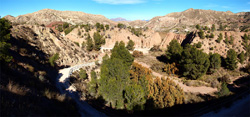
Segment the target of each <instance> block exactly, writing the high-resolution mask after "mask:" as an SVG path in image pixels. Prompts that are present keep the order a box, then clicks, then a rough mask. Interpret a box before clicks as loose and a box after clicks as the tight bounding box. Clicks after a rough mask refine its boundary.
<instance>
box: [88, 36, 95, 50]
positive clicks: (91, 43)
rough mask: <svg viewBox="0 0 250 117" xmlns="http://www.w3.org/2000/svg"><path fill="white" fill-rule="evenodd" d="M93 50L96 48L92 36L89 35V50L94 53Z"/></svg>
mask: <svg viewBox="0 0 250 117" xmlns="http://www.w3.org/2000/svg"><path fill="white" fill-rule="evenodd" d="M93 48H94V44H93V40H92V38H91V37H90V35H89V34H88V37H87V50H88V51H92V50H93Z"/></svg>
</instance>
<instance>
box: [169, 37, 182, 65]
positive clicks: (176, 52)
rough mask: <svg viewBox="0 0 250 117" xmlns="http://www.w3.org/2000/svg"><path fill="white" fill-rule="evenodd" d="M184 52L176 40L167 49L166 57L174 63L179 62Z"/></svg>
mask: <svg viewBox="0 0 250 117" xmlns="http://www.w3.org/2000/svg"><path fill="white" fill-rule="evenodd" d="M182 51H183V48H182V47H181V44H180V43H178V42H177V40H176V39H174V40H172V41H171V42H170V43H169V46H168V47H167V51H166V57H167V59H168V60H170V61H172V62H178V61H179V60H180V58H181V53H182Z"/></svg>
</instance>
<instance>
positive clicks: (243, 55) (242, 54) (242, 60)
mask: <svg viewBox="0 0 250 117" xmlns="http://www.w3.org/2000/svg"><path fill="white" fill-rule="evenodd" d="M238 58H239V61H240V63H241V64H242V63H243V62H244V61H245V54H244V52H243V51H242V52H241V53H240V54H239V55H238Z"/></svg>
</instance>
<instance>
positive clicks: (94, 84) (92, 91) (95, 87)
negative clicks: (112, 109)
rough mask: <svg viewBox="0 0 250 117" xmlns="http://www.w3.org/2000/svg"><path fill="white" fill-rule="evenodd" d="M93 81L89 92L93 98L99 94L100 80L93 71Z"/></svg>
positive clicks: (90, 83) (89, 86)
mask: <svg viewBox="0 0 250 117" xmlns="http://www.w3.org/2000/svg"><path fill="white" fill-rule="evenodd" d="M90 75H91V81H90V82H89V84H88V89H89V90H88V91H89V93H90V95H91V96H95V95H96V94H97V93H98V80H97V75H96V72H95V71H91V73H90Z"/></svg>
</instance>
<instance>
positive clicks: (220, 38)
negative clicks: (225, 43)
mask: <svg viewBox="0 0 250 117" xmlns="http://www.w3.org/2000/svg"><path fill="white" fill-rule="evenodd" d="M222 39H223V35H222V33H220V34H219V36H218V38H217V40H216V42H217V43H220V41H221V40H222Z"/></svg>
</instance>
